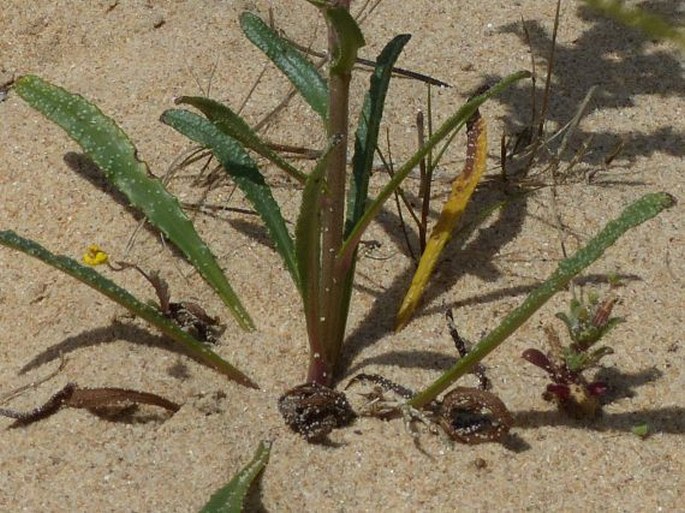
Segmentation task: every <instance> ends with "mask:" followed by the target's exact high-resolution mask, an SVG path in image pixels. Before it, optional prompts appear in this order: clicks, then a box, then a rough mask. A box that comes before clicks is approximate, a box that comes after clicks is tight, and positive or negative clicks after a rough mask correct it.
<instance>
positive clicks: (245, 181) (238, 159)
mask: <svg viewBox="0 0 685 513" xmlns="http://www.w3.org/2000/svg"><path fill="white" fill-rule="evenodd" d="M161 120H162V122H163V123H166V124H167V125H169V126H170V127H172V128H174V129H175V130H177V131H178V132H180V133H182V134H183V135H185V136H186V137H188V138H190V139H192V140H193V141H195V142H197V143H199V144H202V145H203V146H207V147H208V148H210V149H211V150H212V152H213V153H214V155H216V158H217V159H219V162H221V165H222V166H223V167H224V169H225V170H226V172H228V174H229V175H231V177H232V178H233V179H234V180H235V183H236V184H237V185H238V187H240V190H242V191H243V193H244V194H245V197H246V198H247V199H248V201H249V202H250V203H251V204H252V206H253V207H254V209H255V210H256V211H257V212H258V213H259V215H260V217H261V218H262V221H264V224H265V225H266V228H267V230H268V231H269V235H270V236H271V240H272V241H273V243H274V245H275V246H276V250H277V251H278V253H279V254H280V255H281V258H283V261H284V262H285V265H286V267H287V269H288V271H289V272H290V275H291V276H292V278H293V281H294V282H295V285H296V286H297V287H298V288H299V287H300V277H299V272H298V268H297V262H296V261H295V247H294V243H293V240H292V238H291V237H290V234H289V233H288V229H287V228H286V225H285V221H284V219H283V216H282V215H281V210H280V208H279V207H278V203H276V200H275V199H274V197H273V196H272V194H271V189H270V188H269V186H268V185H267V183H266V182H265V181H264V177H263V176H262V174H261V173H260V172H259V169H258V168H257V165H256V164H255V162H254V161H253V160H252V159H251V158H250V156H249V155H248V154H247V152H246V151H245V150H244V149H243V147H242V146H240V143H238V142H237V141H236V140H235V139H233V138H232V137H231V136H229V135H227V134H225V133H224V132H222V131H221V130H220V129H219V127H218V126H216V125H215V124H214V123H212V122H211V121H209V120H207V119H205V118H203V117H202V116H200V115H198V114H195V113H194V112H190V111H187V110H177V109H171V110H167V111H165V112H164V113H163V114H162V117H161Z"/></svg>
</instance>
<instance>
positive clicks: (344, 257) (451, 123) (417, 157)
mask: <svg viewBox="0 0 685 513" xmlns="http://www.w3.org/2000/svg"><path fill="white" fill-rule="evenodd" d="M529 76H530V72H528V71H519V72H517V73H512V74H511V75H509V76H508V77H506V78H504V79H503V80H501V81H500V82H498V83H497V84H496V85H494V86H493V87H491V88H490V89H488V90H487V91H486V92H484V93H483V94H480V95H478V96H475V97H473V98H471V99H470V100H469V101H468V102H467V103H465V104H464V105H463V106H462V107H461V108H460V109H459V110H458V111H457V112H455V113H454V114H453V115H452V116H451V117H450V118H449V119H448V120H447V121H445V122H444V123H443V124H442V126H441V127H440V128H438V129H437V130H436V131H435V133H434V134H433V135H432V136H431V137H430V138H429V139H428V140H427V141H426V144H424V146H423V147H422V148H421V149H419V150H418V151H417V152H416V153H414V155H412V157H411V158H409V160H407V162H405V163H404V165H403V166H402V167H401V168H400V169H399V170H397V172H396V173H395V175H394V176H393V177H392V178H391V179H390V181H389V182H388V183H387V185H386V186H385V187H384V188H383V189H382V190H381V192H380V193H379V194H378V196H377V197H376V199H375V200H374V201H373V202H372V203H371V204H370V205H369V206H368V208H367V209H366V210H365V212H364V215H363V216H362V217H361V219H359V221H357V224H356V225H355V226H354V228H353V229H352V231H351V232H350V234H349V235H348V236H347V238H346V239H345V243H344V244H343V247H342V248H341V249H340V252H339V253H338V257H339V262H340V265H341V266H342V267H343V268H345V267H347V266H349V265H350V264H349V263H350V262H351V261H352V257H353V255H354V251H355V249H356V248H357V244H359V241H360V240H361V237H362V235H363V234H364V230H366V228H367V227H368V226H369V224H370V223H371V221H372V220H373V218H374V217H376V215H377V214H378V212H380V209H381V207H382V206H383V204H384V203H385V202H386V200H387V199H388V198H389V197H390V196H391V195H392V193H393V192H394V191H395V190H396V189H397V188H398V187H399V186H400V184H401V183H402V181H403V180H404V179H405V178H406V177H407V176H408V175H409V173H410V172H411V170H412V169H414V168H415V167H416V166H418V165H419V162H420V161H421V159H422V158H423V157H425V156H426V155H427V154H428V152H430V151H431V150H432V149H433V148H434V147H435V146H436V145H437V144H439V143H440V141H442V140H443V139H445V137H448V136H449V135H450V134H451V133H452V132H453V131H454V130H459V129H460V128H461V127H462V126H463V125H464V124H465V123H466V121H467V120H468V119H469V118H470V117H471V116H472V115H473V113H474V112H476V110H477V109H478V107H480V106H481V105H482V104H483V103H484V102H485V101H486V100H487V99H488V98H490V97H492V96H495V95H497V94H499V93H501V92H502V91H504V90H505V89H507V88H508V87H509V86H510V85H512V84H513V83H514V82H517V81H519V80H521V79H523V78H526V77H529Z"/></svg>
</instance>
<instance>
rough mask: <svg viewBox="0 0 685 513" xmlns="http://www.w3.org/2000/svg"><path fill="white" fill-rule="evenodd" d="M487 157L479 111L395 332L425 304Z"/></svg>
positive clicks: (410, 287) (471, 123)
mask: <svg viewBox="0 0 685 513" xmlns="http://www.w3.org/2000/svg"><path fill="white" fill-rule="evenodd" d="M486 157H487V134H486V129H485V120H484V119H483V118H482V117H481V115H480V113H479V112H478V111H476V112H475V113H474V114H473V116H471V118H470V119H469V121H468V122H467V140H466V163H465V164H464V169H463V170H462V172H461V174H460V175H459V176H457V178H455V180H454V182H453V183H452V192H451V193H450V197H449V198H448V200H447V202H446V203H445V206H444V207H443V210H442V213H441V214H440V218H439V219H438V222H437V223H436V225H435V227H434V228H433V231H432V233H431V236H430V238H429V239H428V241H427V242H426V249H425V251H424V252H423V255H421V260H420V261H419V266H418V268H417V269H416V273H414V277H413V278H412V281H411V285H410V286H409V290H408V291H407V294H406V295H405V296H404V300H403V301H402V306H400V310H399V312H398V313H397V319H396V322H395V330H396V331H399V330H401V329H402V328H404V327H405V326H406V325H407V323H408V322H409V319H410V318H411V316H412V314H413V313H414V310H416V307H417V306H418V304H419V301H420V300H421V296H422V295H423V291H424V290H425V288H426V284H427V283H428V278H430V275H431V273H432V272H433V269H434V268H435V264H436V263H437V262H438V258H439V257H440V254H441V253H442V250H443V249H444V248H445V245H446V244H447V241H448V240H449V239H450V237H451V235H452V231H453V230H454V227H455V226H456V224H457V221H458V220H459V218H460V217H461V215H462V214H463V213H464V210H466V205H467V204H468V202H469V199H470V198H471V195H472V194H473V191H474V190H475V189H476V185H477V184H478V181H479V180H480V177H481V176H482V175H483V171H485V159H486Z"/></svg>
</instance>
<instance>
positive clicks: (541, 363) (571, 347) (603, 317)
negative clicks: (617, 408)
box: [522, 292, 623, 418]
mask: <svg viewBox="0 0 685 513" xmlns="http://www.w3.org/2000/svg"><path fill="white" fill-rule="evenodd" d="M615 301H616V299H615V298H613V297H608V298H606V299H605V300H604V301H602V302H600V301H599V296H598V295H597V294H596V293H594V292H591V293H590V294H589V297H588V299H587V301H581V300H579V299H577V298H575V297H574V298H573V299H572V300H571V305H570V311H569V313H568V314H567V313H565V312H559V313H557V317H558V318H559V319H561V320H562V321H563V322H564V323H565V324H566V328H567V329H568V334H569V338H570V339H571V343H570V344H568V345H566V346H563V345H562V344H561V341H560V340H559V336H558V335H557V333H556V331H555V330H554V329H553V328H551V327H550V326H548V327H547V329H546V331H547V338H548V341H549V345H550V352H549V353H548V354H545V353H543V352H542V351H540V350H539V349H534V348H530V349H526V350H525V351H524V352H523V354H522V357H523V358H524V359H525V360H527V361H529V362H530V363H532V364H533V365H535V366H537V367H540V368H541V369H543V370H544V371H545V372H547V374H549V377H550V379H551V380H552V383H550V384H549V385H547V389H546V391H545V393H544V394H543V397H544V398H545V400H547V401H554V402H556V403H557V405H558V406H559V408H560V409H561V410H563V411H565V412H566V413H568V414H569V415H571V416H573V417H579V418H580V417H589V418H593V417H596V416H597V415H598V414H599V411H600V401H599V399H600V397H601V396H602V395H604V394H605V392H606V390H607V384H606V383H604V382H601V381H592V382H588V380H587V379H586V377H585V376H583V373H584V372H585V371H586V370H588V369H591V368H593V367H595V366H597V365H598V364H599V361H600V360H601V359H602V358H603V357H604V356H606V355H608V354H612V353H613V349H612V348H610V347H608V346H601V347H599V348H597V349H593V346H594V345H595V344H596V343H597V342H599V341H600V340H601V339H602V338H603V337H604V336H605V335H606V334H607V333H609V331H610V330H611V329H612V328H613V327H614V326H616V325H617V324H619V323H621V322H623V319H622V318H620V317H611V311H612V309H613V306H614V303H615Z"/></svg>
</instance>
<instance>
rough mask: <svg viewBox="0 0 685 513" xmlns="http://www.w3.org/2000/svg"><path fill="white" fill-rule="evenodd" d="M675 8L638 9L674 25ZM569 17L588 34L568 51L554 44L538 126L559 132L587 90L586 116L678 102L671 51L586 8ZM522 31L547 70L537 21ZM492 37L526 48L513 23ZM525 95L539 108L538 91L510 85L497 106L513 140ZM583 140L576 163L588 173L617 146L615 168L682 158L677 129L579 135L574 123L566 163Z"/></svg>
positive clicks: (524, 114) (524, 115) (525, 112)
mask: <svg viewBox="0 0 685 513" xmlns="http://www.w3.org/2000/svg"><path fill="white" fill-rule="evenodd" d="M678 4H679V2H656V1H652V2H643V3H642V4H641V5H640V7H641V8H644V9H648V10H650V11H652V12H655V13H658V14H659V15H661V16H662V17H664V18H666V19H669V20H670V21H671V22H672V23H674V24H676V25H678V24H682V19H683V13H682V9H680V8H679V7H678ZM577 14H578V16H579V17H580V19H581V20H583V21H585V22H587V23H588V24H589V28H587V29H586V30H585V31H584V32H583V33H582V34H581V35H580V36H579V37H578V38H577V39H575V40H574V41H571V42H570V43H568V44H562V43H560V42H559V41H558V40H557V44H556V49H555V57H554V60H555V62H554V69H553V71H552V75H553V79H552V84H553V85H552V89H551V95H550V99H549V108H548V111H547V114H546V122H551V123H552V124H553V125H554V126H557V127H560V126H564V125H565V124H566V123H567V122H568V121H569V120H570V119H571V118H572V117H573V116H574V114H575V113H576V111H577V109H578V106H579V105H581V103H582V101H583V98H584V96H585V94H586V93H587V92H588V91H589V90H590V88H591V87H593V86H597V90H596V93H595V95H594V97H593V99H592V101H591V104H590V105H589V109H588V112H587V113H586V115H591V114H593V113H598V112H601V111H607V110H619V109H629V108H633V107H636V106H637V105H638V102H637V100H636V98H637V97H639V96H641V97H644V96H653V97H656V98H669V97H676V98H677V97H680V96H682V95H683V93H684V92H685V78H684V77H683V75H682V73H679V72H674V70H680V69H681V63H680V62H679V60H678V55H677V52H676V51H675V50H672V49H669V48H668V47H667V46H665V45H663V44H653V43H652V42H651V41H650V39H649V37H648V36H646V35H645V34H643V33H642V32H641V31H640V30H638V29H636V28H630V27H626V26H624V25H622V24H620V23H618V22H615V21H613V20H611V19H609V18H606V17H604V16H602V15H600V14H598V13H596V12H595V11H594V10H592V9H591V8H589V7H587V6H582V5H581V6H578V7H577ZM524 23H525V27H526V30H527V32H528V35H529V36H530V48H531V49H532V52H533V55H534V58H535V59H536V61H540V60H542V61H544V62H547V60H548V58H549V52H550V48H551V46H552V38H551V27H550V28H545V27H544V26H543V25H542V24H541V23H540V22H538V21H524ZM561 24H562V25H563V19H562V20H561ZM499 32H500V33H503V34H514V35H516V36H517V37H518V38H519V39H520V41H521V42H522V43H523V44H525V45H526V46H528V42H527V36H526V33H525V32H526V31H524V29H523V26H522V24H521V23H520V22H516V23H510V24H507V25H504V26H502V27H500V28H499ZM545 68H546V66H545ZM538 73H539V74H540V75H544V73H546V69H542V70H538ZM490 78H491V79H496V78H497V77H494V76H493V77H490ZM538 78H539V80H538V82H539V83H540V82H543V81H544V76H540V77H538ZM533 94H534V95H535V97H536V104H537V105H538V106H539V105H542V95H543V94H544V93H543V88H542V87H539V88H538V90H537V91H533V90H532V84H531V83H530V82H527V83H518V84H516V85H515V86H514V87H512V88H510V89H509V90H508V91H507V92H506V93H505V94H503V95H501V96H500V97H499V98H498V99H497V101H499V102H501V103H502V104H503V105H505V106H506V107H507V109H508V115H507V117H506V118H505V119H504V123H505V125H506V127H507V133H509V134H512V133H518V132H520V131H521V129H522V128H524V127H526V126H530V124H531V119H530V117H531V116H530V112H531V109H530V104H531V96H532V95H533ZM640 103H642V100H641V102H640ZM590 136H592V145H591V151H589V152H588V153H586V154H585V155H584V157H583V159H582V161H583V162H585V163H588V164H591V165H601V164H602V162H603V159H604V158H605V157H606V156H607V154H608V153H609V152H610V151H611V150H612V149H613V148H615V147H617V145H618V144H619V143H620V141H621V140H624V139H626V140H627V143H626V144H625V146H624V147H623V149H622V150H621V154H620V155H619V159H621V160H627V161H628V162H632V161H634V160H635V159H636V158H637V157H649V156H652V155H654V154H655V153H664V154H666V155H671V156H674V157H681V158H682V157H685V131H683V130H682V129H678V128H677V127H673V126H661V127H656V128H654V129H652V130H648V129H643V128H642V127H641V126H639V125H637V124H633V125H632V126H631V127H630V130H629V131H627V132H624V133H620V132H618V131H616V130H612V129H606V130H596V129H593V130H592V131H587V130H586V129H584V128H583V124H582V123H581V125H580V126H579V127H578V128H577V131H576V134H575V135H574V137H573V139H574V141H575V142H574V143H572V144H571V145H570V146H569V148H568V150H567V153H566V155H563V156H562V159H563V160H570V159H571V158H573V156H574V155H575V154H576V152H577V150H578V148H579V147H580V145H581V144H582V141H584V140H586V139H588V137H590Z"/></svg>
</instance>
